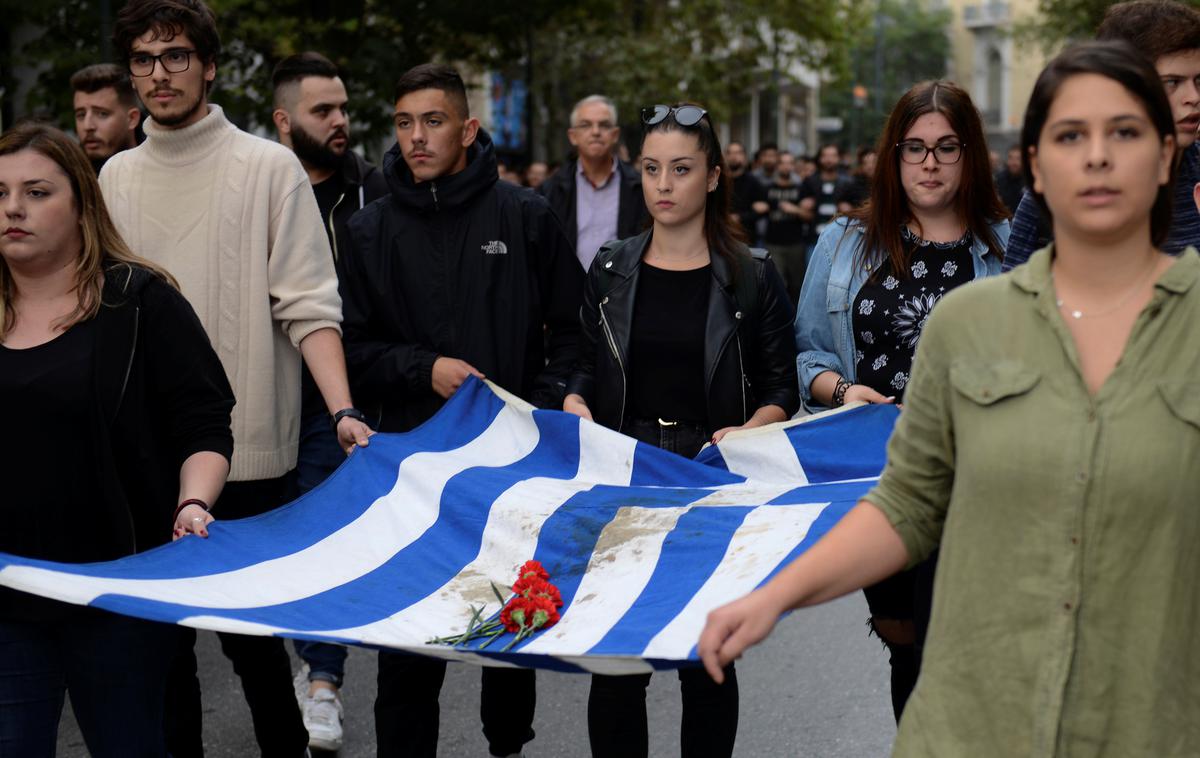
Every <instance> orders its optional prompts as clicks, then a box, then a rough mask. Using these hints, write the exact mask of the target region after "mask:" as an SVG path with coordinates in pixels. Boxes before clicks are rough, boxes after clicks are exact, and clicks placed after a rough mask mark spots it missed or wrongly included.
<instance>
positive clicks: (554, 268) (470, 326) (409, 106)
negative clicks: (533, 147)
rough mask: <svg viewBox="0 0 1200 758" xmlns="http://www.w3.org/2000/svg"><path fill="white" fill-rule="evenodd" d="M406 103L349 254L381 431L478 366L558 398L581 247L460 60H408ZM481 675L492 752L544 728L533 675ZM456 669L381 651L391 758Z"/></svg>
mask: <svg viewBox="0 0 1200 758" xmlns="http://www.w3.org/2000/svg"><path fill="white" fill-rule="evenodd" d="M395 108H396V109H395V126H396V139H397V144H396V145H394V146H393V147H392V149H391V150H389V151H388V153H387V155H386V156H385V157H384V160H383V172H384V176H385V177H386V178H387V182H388V188H389V195H388V196H387V197H385V198H381V199H379V200H376V201H375V202H373V203H370V204H369V205H367V207H366V208H365V209H364V210H362V211H360V212H359V213H357V214H355V216H354V218H352V219H351V220H350V227H349V229H350V239H349V244H348V245H346V248H345V251H344V252H343V254H342V257H341V259H340V260H339V266H340V267H341V285H342V300H343V308H344V311H345V319H344V321H343V328H344V330H345V335H346V362H347V364H348V366H349V371H350V378H351V381H352V383H353V387H354V391H355V392H356V393H360V394H361V396H362V398H363V399H364V401H365V403H366V405H367V407H368V408H372V409H373V410H372V413H373V415H374V416H375V418H376V420H377V425H376V428H377V429H378V430H379V431H382V432H406V431H409V430H410V429H413V428H414V427H416V426H417V425H419V424H421V423H423V422H424V421H426V420H427V419H429V418H430V417H431V416H433V414H434V413H436V412H437V411H438V409H439V408H441V407H442V405H443V403H445V402H446V400H447V399H448V398H449V397H450V396H451V395H453V394H454V392H455V391H457V390H458V388H459V386H460V385H461V384H462V383H463V382H464V381H466V380H467V378H468V377H470V376H477V377H483V376H486V377H487V378H489V379H490V380H492V381H494V382H495V383H496V384H498V385H500V386H501V387H503V388H505V389H506V390H508V391H510V392H512V393H514V394H516V395H519V396H521V397H522V398H524V399H525V400H527V401H529V402H531V403H533V404H534V405H536V406H538V407H541V408H560V407H562V401H563V396H564V395H565V389H566V381H567V377H568V373H569V371H570V367H571V365H572V364H573V363H574V360H575V353H576V349H577V346H578V339H579V303H580V300H581V298H582V288H583V270H582V268H580V265H579V262H578V261H577V260H576V258H575V255H574V250H573V249H572V247H571V242H570V241H569V240H568V239H567V237H566V235H565V234H564V233H563V230H562V227H561V226H559V223H558V220H557V219H556V218H555V216H554V213H553V212H552V211H551V210H550V207H549V205H547V203H546V201H545V199H544V198H542V197H541V196H540V195H538V194H537V193H534V192H530V191H528V190H526V189H524V188H521V187H515V186H513V185H511V184H508V183H506V182H500V181H499V180H498V175H497V170H496V153H495V150H494V148H493V146H492V139H491V137H490V136H488V134H487V132H485V131H483V130H482V129H480V127H479V121H478V120H477V119H474V118H471V115H470V112H469V110H468V107H467V94H466V88H465V87H464V85H463V81H462V78H461V77H460V76H459V75H458V72H457V71H455V70H454V69H452V68H450V67H448V66H442V65H436V64H424V65H420V66H417V67H416V68H413V69H411V70H410V71H408V72H407V73H405V74H404V75H403V76H401V77H400V80H399V81H398V82H397V83H396V99H395ZM573 174H574V171H573V170H572V171H569V172H568V175H573ZM496 293H504V296H503V297H498V296H496ZM482 673H483V691H482V705H481V706H480V712H481V716H482V718H483V732H484V735H485V736H486V738H487V740H488V749H489V750H490V752H491V754H492V755H512V754H519V753H520V751H521V748H522V745H524V744H525V743H526V742H528V741H529V740H531V739H533V729H532V725H533V712H534V703H535V699H536V694H535V689H534V687H535V679H534V672H533V670H531V669H499V668H490V667H484V668H483V672H482ZM445 675H446V662H445V661H442V660H437V659H434V658H424V657H421V656H416V655H406V654H404V653H397V652H387V651H380V653H379V691H378V695H377V697H376V700H375V734H376V737H377V739H378V749H379V755H381V756H388V757H389V758H396V757H397V756H433V755H435V754H436V752H437V742H438V714H439V710H438V693H439V692H440V691H441V688H442V680H443V679H444V677H445Z"/></svg>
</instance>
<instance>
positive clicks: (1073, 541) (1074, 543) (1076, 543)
mask: <svg viewBox="0 0 1200 758" xmlns="http://www.w3.org/2000/svg"><path fill="white" fill-rule="evenodd" d="M1071 544H1072V545H1078V544H1079V538H1078V537H1072V538H1071Z"/></svg>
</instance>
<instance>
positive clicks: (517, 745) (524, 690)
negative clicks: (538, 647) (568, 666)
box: [375, 650, 537, 758]
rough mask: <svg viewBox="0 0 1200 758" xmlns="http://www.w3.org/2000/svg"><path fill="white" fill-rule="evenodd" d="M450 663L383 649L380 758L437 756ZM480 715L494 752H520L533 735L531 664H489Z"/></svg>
mask: <svg viewBox="0 0 1200 758" xmlns="http://www.w3.org/2000/svg"><path fill="white" fill-rule="evenodd" d="M445 678H446V662H445V661H442V660H438V659H437V658H426V657H425V656H420V655H410V654H408V653H399V652H392V651H387V650H381V651H380V652H379V677H378V681H377V684H378V690H377V692H376V695H375V741H376V743H377V748H376V750H377V752H376V755H377V756H379V758H432V757H433V756H436V755H437V745H438V726H439V716H440V713H441V709H440V707H439V705H438V696H439V694H440V693H441V691H442V682H443V681H444V680H445ZM481 678H482V686H481V688H480V689H481V696H480V701H479V717H480V719H481V720H482V721H483V736H484V737H485V738H486V739H487V741H488V751H489V752H490V753H491V754H492V755H510V754H512V753H519V752H521V748H522V746H523V745H524V744H525V743H526V742H529V741H530V740H532V739H533V736H534V734H533V712H534V709H535V707H536V705H537V689H536V681H535V675H534V672H533V670H532V669H506V668H504V669H502V668H491V667H486V666H485V667H484V668H483V674H482V677H481Z"/></svg>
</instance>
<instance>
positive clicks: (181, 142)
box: [143, 103, 237, 166]
mask: <svg viewBox="0 0 1200 758" xmlns="http://www.w3.org/2000/svg"><path fill="white" fill-rule="evenodd" d="M145 128H146V142H145V144H144V146H143V147H144V148H145V150H146V151H147V152H148V153H149V154H150V155H153V156H154V157H155V158H156V159H158V160H160V161H162V162H163V163H170V164H173V165H177V166H182V165H186V164H188V163H195V162H196V161H200V160H203V159H205V158H207V157H208V156H209V155H211V154H212V153H213V152H214V151H215V150H217V148H219V147H220V146H221V144H222V143H223V142H224V141H225V139H226V138H228V137H229V132H231V131H235V130H236V129H237V127H236V126H234V125H233V124H232V123H230V122H229V119H227V118H225V111H223V110H221V106H219V105H212V104H211V103H210V104H209V106H208V115H207V116H205V117H204V118H202V119H200V120H199V121H197V122H196V123H194V124H191V125H190V126H185V127H183V128H182V129H164V128H163V127H161V126H159V125H158V124H156V123H155V122H154V119H153V118H147V119H146V127H145Z"/></svg>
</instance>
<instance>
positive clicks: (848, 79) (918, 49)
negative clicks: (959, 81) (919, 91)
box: [821, 0, 952, 150]
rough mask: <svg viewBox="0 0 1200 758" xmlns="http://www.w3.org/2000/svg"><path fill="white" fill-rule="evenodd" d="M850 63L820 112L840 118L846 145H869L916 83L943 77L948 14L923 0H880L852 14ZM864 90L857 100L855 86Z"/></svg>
mask: <svg viewBox="0 0 1200 758" xmlns="http://www.w3.org/2000/svg"><path fill="white" fill-rule="evenodd" d="M855 13H856V14H857V15H856V18H855V19H854V21H853V27H854V28H855V29H856V30H857V33H856V34H855V36H854V38H853V40H852V41H851V42H850V46H849V64H848V65H847V66H845V67H843V68H842V69H841V70H840V71H838V72H837V76H836V78H834V80H833V81H830V82H828V83H826V84H825V86H824V87H823V88H822V91H821V112H822V114H824V115H826V116H834V117H838V118H841V119H842V122H843V124H844V128H843V130H842V135H843V136H844V138H845V141H846V144H845V147H848V148H849V149H851V150H853V149H855V148H857V147H858V146H859V145H861V144H873V143H874V141H875V139H876V138H877V137H878V135H879V133H880V131H882V129H883V124H884V122H885V121H886V120H887V116H888V114H889V113H890V112H891V109H892V106H893V105H895V103H896V101H897V100H898V99H899V98H900V96H901V95H902V94H904V92H905V91H906V90H907V89H908V88H909V87H911V86H912V85H913V84H915V83H916V82H920V81H924V80H926V79H938V78H942V77H944V76H945V75H946V60H947V59H948V58H949V56H950V38H949V35H948V29H949V26H950V22H951V19H952V12H951V11H950V10H949V9H947V8H940V9H934V8H931V7H929V4H928V3H926V2H924V1H923V0H878V2H872V3H866V4H863V5H860V6H858V7H857V8H856V10H855ZM856 85H860V86H862V87H865V88H866V90H867V96H866V98H865V100H858V101H856V100H855V98H854V94H853V91H854V88H855V86H856Z"/></svg>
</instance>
